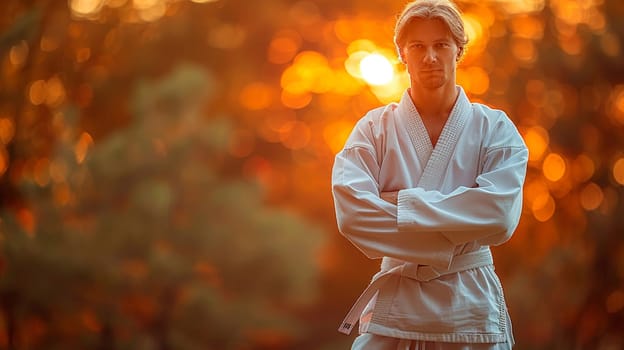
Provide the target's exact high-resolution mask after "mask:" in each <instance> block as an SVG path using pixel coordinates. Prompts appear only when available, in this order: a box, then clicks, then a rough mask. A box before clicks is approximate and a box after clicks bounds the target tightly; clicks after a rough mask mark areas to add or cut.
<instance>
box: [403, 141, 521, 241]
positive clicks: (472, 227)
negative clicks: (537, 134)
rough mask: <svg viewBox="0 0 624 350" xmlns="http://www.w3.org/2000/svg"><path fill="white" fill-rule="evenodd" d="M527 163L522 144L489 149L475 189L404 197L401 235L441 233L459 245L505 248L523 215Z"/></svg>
mask: <svg viewBox="0 0 624 350" xmlns="http://www.w3.org/2000/svg"><path fill="white" fill-rule="evenodd" d="M527 161H528V150H527V148H526V146H525V145H524V143H522V142H521V141H520V142H516V143H515V145H514V146H495V147H490V148H488V149H487V150H486V153H485V159H484V162H483V170H482V171H481V173H480V174H479V175H478V176H477V178H476V184H475V186H473V187H470V188H468V187H458V188H456V189H455V190H454V191H452V192H451V193H448V194H442V193H441V192H439V191H435V190H434V191H426V190H424V189H422V188H411V189H405V190H401V191H399V195H398V204H397V205H398V210H397V213H398V214H397V215H398V225H399V230H401V231H406V232H414V231H416V232H429V231H437V232H441V233H442V234H443V235H444V236H445V237H446V238H448V239H449V240H450V241H451V242H453V244H457V245H459V244H463V243H467V242H471V241H478V242H479V243H480V244H482V245H499V244H502V243H504V242H506V241H507V240H509V239H510V238H511V236H512V234H513V232H514V230H515V229H516V227H517V225H518V222H519V220H520V215H521V213H522V187H523V184H524V178H525V175H526V166H527Z"/></svg>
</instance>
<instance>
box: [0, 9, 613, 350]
mask: <svg viewBox="0 0 624 350" xmlns="http://www.w3.org/2000/svg"><path fill="white" fill-rule="evenodd" d="M458 3H459V5H460V7H461V9H462V10H463V12H464V19H465V22H466V29H467V33H468V35H469V38H470V44H469V47H468V51H467V56H466V57H465V58H464V60H463V61H462V62H461V64H460V66H459V68H458V76H457V78H458V81H459V83H460V84H461V85H463V86H464V88H465V90H466V92H467V93H468V95H469V96H470V97H471V98H472V99H473V100H475V101H480V102H483V103H486V104H488V105H491V106H493V107H496V108H501V109H503V110H505V111H506V112H507V113H508V115H509V116H510V117H511V118H512V119H513V120H514V122H515V123H516V124H517V126H518V128H519V130H520V132H521V133H522V135H523V137H524V139H525V141H526V143H527V145H528V147H529V149H530V164H529V170H528V176H527V180H526V187H525V191H524V193H525V207H524V212H523V217H522V220H521V223H520V226H519V228H518V230H517V232H516V234H515V236H514V237H513V238H512V239H511V241H510V242H508V243H507V244H505V245H503V246H501V247H496V248H494V255H495V260H496V264H497V271H498V272H499V274H500V276H501V279H502V281H503V285H504V289H505V292H506V295H507V298H508V303H509V307H510V312H511V316H512V319H513V321H514V330H515V334H516V340H517V349H621V348H622V347H624V331H623V327H624V326H623V325H624V235H623V232H624V215H623V214H622V213H624V187H623V186H624V149H623V145H624V60H623V53H624V46H623V45H624V42H623V39H624V21H622V18H624V17H623V16H624V2H622V1H619V0H520V1H512V0H491V1H476V0H474V1H469V0H462V1H459V2H458ZM403 5H404V1H402V0H401V1H386V0H366V1H363V0H343V1H334V0H301V1H294V0H293V1H291V0H262V1H249V0H69V1H65V0H63V1H61V0H48V1H45V0H37V1H36V0H9V1H4V2H3V3H2V5H1V10H0V77H1V78H0V200H1V205H0V348H3V349H146V350H147V349H157V350H165V349H327V350H329V349H345V348H348V346H349V344H350V343H351V341H352V339H353V337H354V336H351V337H347V336H343V335H340V334H339V333H337V331H336V328H337V326H338V324H339V322H340V321H341V319H342V317H343V316H344V314H345V313H346V312H347V311H348V309H349V308H350V306H351V303H352V302H353V301H354V300H355V298H356V297H357V296H358V295H359V293H360V291H361V290H362V289H363V288H364V287H365V285H366V284H367V282H368V280H369V278H370V276H371V275H372V273H374V272H375V270H376V269H377V264H378V262H375V261H369V260H367V259H366V258H365V257H364V256H363V255H362V254H361V253H360V252H359V251H358V250H357V249H356V248H354V247H352V246H351V245H350V244H349V243H348V242H347V241H346V240H345V239H344V238H343V237H341V236H340V235H339V234H338V232H337V229H336V226H335V220H334V212H333V203H332V199H331V192H330V172H331V166H332V163H333V156H334V154H335V153H336V152H337V151H338V150H339V149H340V148H341V147H342V145H343V143H344V140H345V139H346V137H347V135H348V133H349V131H350V129H351V127H352V126H353V124H354V123H355V121H356V120H357V119H358V118H360V117H361V116H362V115H363V113H365V112H366V111H367V110H369V109H370V108H373V107H376V106H379V105H380V104H384V103H387V102H389V101H393V100H396V99H398V98H399V96H400V95H401V93H402V91H403V90H404V89H405V88H406V86H407V77H406V74H405V71H404V69H403V67H402V65H401V64H400V63H399V62H398V61H397V59H396V55H395V53H394V49H393V46H392V31H393V24H394V19H395V15H396V13H397V12H398V11H399V10H400V9H401V8H402V6H403Z"/></svg>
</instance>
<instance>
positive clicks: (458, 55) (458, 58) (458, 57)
mask: <svg viewBox="0 0 624 350" xmlns="http://www.w3.org/2000/svg"><path fill="white" fill-rule="evenodd" d="M463 54H464V47H463V46H462V47H460V48H459V50H457V57H456V58H455V60H456V61H459V60H460V59H461V57H462V55H463Z"/></svg>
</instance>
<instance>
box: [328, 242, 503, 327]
mask: <svg viewBox="0 0 624 350" xmlns="http://www.w3.org/2000/svg"><path fill="white" fill-rule="evenodd" d="M493 263H494V260H493V259H492V253H491V252H490V249H489V248H485V249H481V250H477V251H474V252H470V253H466V254H462V255H456V256H454V257H453V261H452V262H451V266H449V268H448V269H447V270H443V269H437V268H435V267H433V266H430V265H418V264H414V263H409V262H404V261H402V260H397V259H392V258H384V259H383V261H382V263H381V273H380V274H378V275H377V276H376V277H375V278H374V279H373V280H372V281H371V283H370V284H369V285H368V287H366V289H365V290H364V292H362V294H361V295H360V297H359V298H358V299H357V301H356V302H355V304H353V306H352V307H351V310H349V313H348V314H347V316H346V317H345V318H344V320H343V321H342V324H341V325H340V328H338V332H340V333H344V334H351V331H352V330H353V328H354V326H355V324H356V323H357V321H358V319H359V318H360V315H361V314H362V311H364V308H365V307H366V304H368V302H369V301H370V300H371V299H372V298H373V296H374V295H375V293H377V292H378V291H379V290H380V289H381V287H383V285H384V284H385V283H386V282H387V281H388V280H389V279H390V277H391V276H392V275H400V276H403V277H407V278H411V279H414V280H417V281H421V282H427V281H431V280H434V279H436V278H438V277H440V276H444V275H449V274H452V273H455V272H460V271H465V270H470V269H474V268H477V267H481V266H486V265H492V264H493Z"/></svg>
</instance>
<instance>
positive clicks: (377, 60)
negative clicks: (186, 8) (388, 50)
mask: <svg viewBox="0 0 624 350" xmlns="http://www.w3.org/2000/svg"><path fill="white" fill-rule="evenodd" d="M360 72H361V73H362V78H363V79H364V81H366V82H367V83H368V84H370V85H385V84H388V83H389V82H391V81H392V78H394V69H393V67H392V63H390V61H389V60H388V59H387V58H386V57H385V56H383V55H380V54H378V53H372V54H370V55H367V56H366V57H364V58H362V60H361V61H360Z"/></svg>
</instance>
